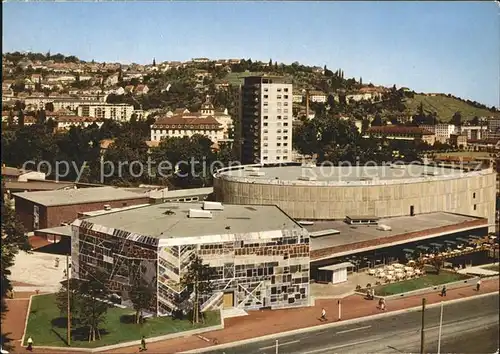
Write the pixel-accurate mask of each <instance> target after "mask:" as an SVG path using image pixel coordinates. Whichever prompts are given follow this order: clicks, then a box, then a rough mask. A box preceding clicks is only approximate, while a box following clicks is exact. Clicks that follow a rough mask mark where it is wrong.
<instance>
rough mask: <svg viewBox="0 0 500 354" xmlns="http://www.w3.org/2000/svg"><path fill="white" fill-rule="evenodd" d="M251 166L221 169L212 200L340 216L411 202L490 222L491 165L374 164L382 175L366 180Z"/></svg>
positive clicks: (387, 211) (386, 212)
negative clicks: (468, 169) (480, 167)
mask: <svg viewBox="0 0 500 354" xmlns="http://www.w3.org/2000/svg"><path fill="white" fill-rule="evenodd" d="M253 166H255V167H253V168H254V171H249V170H250V169H251V167H248V166H247V167H246V168H243V167H240V168H239V169H238V168H227V169H223V170H220V171H219V172H218V173H217V174H216V175H215V176H214V193H215V197H216V200H217V201H221V202H224V203H230V204H276V205H278V206H279V207H280V208H281V209H283V210H284V211H285V212H286V213H288V214H289V215H290V216H292V217H293V218H295V219H298V220H301V219H304V220H321V219H343V218H345V217H346V216H347V215H374V216H378V217H381V218H383V217H393V216H403V215H410V209H411V207H412V206H413V210H414V213H415V214H422V213H430V212H438V211H446V212H451V213H458V214H466V215H473V216H480V217H485V218H487V219H488V223H489V224H494V223H495V195H496V189H495V188H496V185H495V183H496V173H495V172H494V171H493V170H492V169H484V170H480V171H474V172H465V171H463V170H457V169H451V168H448V169H444V168H443V167H436V168H435V169H436V171H439V172H426V174H424V175H422V174H421V175H419V176H417V177H415V174H417V175H418V170H415V171H416V172H415V171H413V172H415V173H414V174H413V176H409V175H410V173H407V174H408V176H405V172H404V171H403V169H404V167H400V168H398V169H399V170H401V176H400V177H397V178H396V177H394V176H392V175H391V173H392V174H394V171H393V172H391V173H388V171H387V170H384V169H383V168H378V167H376V168H374V169H379V170H377V171H375V170H373V171H375V172H380V174H381V175H382V174H383V172H384V171H385V172H387V175H385V176H382V177H381V178H377V177H376V178H374V179H373V178H372V179H371V180H367V178H365V177H361V178H359V177H356V176H354V177H347V178H343V177H342V178H340V179H338V178H331V177H328V178H325V177H319V178H316V179H315V180H300V179H307V178H304V177H302V178H301V177H297V175H298V173H299V172H297V171H302V172H300V174H301V175H304V173H303V171H304V170H303V168H302V167H300V166H293V167H263V168H258V167H257V165H253ZM424 167H425V166H420V167H416V168H417V169H422V168H424ZM355 168H356V167H355ZM387 168H391V167H387ZM393 168H394V167H393ZM425 168H427V167H425ZM278 169H281V170H278ZM301 169H302V170H301ZM333 169H341V168H340V167H333ZM394 169H396V168H394ZM373 171H372V172H373ZM337 172H338V171H337ZM407 172H412V171H407ZM362 174H363V173H361V175H362ZM252 175H253V176H252ZM334 175H335V174H334ZM337 175H340V174H337ZM490 229H491V230H493V229H494V226H493V227H491V228H490Z"/></svg>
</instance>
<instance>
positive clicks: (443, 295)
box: [441, 285, 446, 297]
mask: <svg viewBox="0 0 500 354" xmlns="http://www.w3.org/2000/svg"><path fill="white" fill-rule="evenodd" d="M441 296H442V297H446V285H443V288H442V289H441Z"/></svg>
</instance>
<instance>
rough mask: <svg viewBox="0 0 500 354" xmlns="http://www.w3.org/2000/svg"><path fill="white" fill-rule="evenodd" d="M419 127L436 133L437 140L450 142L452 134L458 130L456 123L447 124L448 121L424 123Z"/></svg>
mask: <svg viewBox="0 0 500 354" xmlns="http://www.w3.org/2000/svg"><path fill="white" fill-rule="evenodd" d="M419 128H422V129H425V130H428V131H430V132H432V133H434V134H435V135H436V141H439V142H440V143H447V142H449V140H450V136H451V135H452V134H454V133H455V132H456V130H457V128H456V126H455V125H454V124H446V123H441V124H435V125H430V124H424V125H419Z"/></svg>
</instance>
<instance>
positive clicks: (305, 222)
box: [298, 220, 314, 226]
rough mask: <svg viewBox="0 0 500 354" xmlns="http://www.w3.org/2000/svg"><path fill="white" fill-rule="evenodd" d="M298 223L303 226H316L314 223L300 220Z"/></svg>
mask: <svg viewBox="0 0 500 354" xmlns="http://www.w3.org/2000/svg"><path fill="white" fill-rule="evenodd" d="M298 223H299V224H300V225H303V226H308V225H314V221H308V220H299V221H298Z"/></svg>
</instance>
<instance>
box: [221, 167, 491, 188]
mask: <svg viewBox="0 0 500 354" xmlns="http://www.w3.org/2000/svg"><path fill="white" fill-rule="evenodd" d="M252 169H253V170H252ZM256 172H260V173H256ZM492 172H493V171H492V170H491V169H485V170H480V171H474V172H467V171H465V170H464V169H462V168H450V167H445V166H435V165H420V164H410V165H395V166H390V165H386V166H312V167H311V166H309V167H305V166H262V167H258V166H253V165H252V166H238V167H233V168H227V169H222V170H221V171H219V172H218V173H217V174H216V177H218V178H223V179H228V180H235V181H239V182H248V183H262V184H280V185H283V184H287V185H342V184H345V185H358V184H359V185H363V184H366V185H373V184H390V183H415V182H422V181H430V180H441V179H455V178H461V177H464V176H465V175H468V176H471V175H472V174H478V175H480V174H487V173H492ZM259 174H262V175H259Z"/></svg>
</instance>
